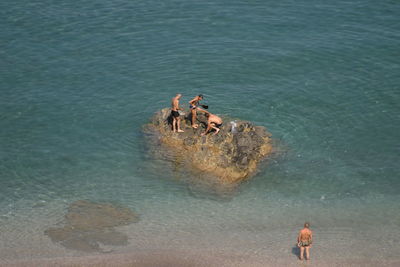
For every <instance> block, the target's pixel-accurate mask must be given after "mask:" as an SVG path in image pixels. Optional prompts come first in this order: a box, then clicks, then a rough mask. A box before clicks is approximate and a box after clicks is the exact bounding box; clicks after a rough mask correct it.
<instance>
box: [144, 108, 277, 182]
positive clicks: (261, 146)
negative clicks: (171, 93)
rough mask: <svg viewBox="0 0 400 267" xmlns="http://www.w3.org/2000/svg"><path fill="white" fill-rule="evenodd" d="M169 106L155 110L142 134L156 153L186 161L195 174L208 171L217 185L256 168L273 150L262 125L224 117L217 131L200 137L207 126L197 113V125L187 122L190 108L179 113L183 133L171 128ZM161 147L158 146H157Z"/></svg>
mask: <svg viewBox="0 0 400 267" xmlns="http://www.w3.org/2000/svg"><path fill="white" fill-rule="evenodd" d="M170 113H171V111H170V109H169V108H165V109H162V110H160V111H158V112H157V113H156V114H155V115H154V116H153V118H152V119H151V122H150V123H149V124H147V125H146V126H145V128H144V129H145V133H146V134H147V136H148V137H150V138H149V139H150V141H151V142H150V143H151V146H152V148H153V150H154V151H156V153H157V154H158V155H161V156H163V157H167V158H168V159H171V154H173V155H172V157H173V158H175V159H176V160H177V161H179V164H182V162H184V163H185V165H186V167H187V169H188V170H190V171H191V172H192V173H194V174H199V173H201V174H208V176H211V177H214V179H215V180H216V182H217V183H218V184H223V185H234V184H237V183H239V182H241V181H243V180H245V179H247V178H249V177H251V176H252V175H254V174H255V172H256V171H257V166H258V164H259V163H260V161H262V160H263V159H264V158H266V157H267V156H268V155H269V154H271V153H272V145H271V134H270V133H268V132H267V131H266V129H265V128H264V127H262V126H255V125H253V124H252V123H251V122H248V121H241V120H235V121H231V120H228V119H227V118H223V119H224V123H223V125H222V127H221V130H220V131H219V133H218V134H215V135H214V133H212V132H211V133H209V134H207V135H206V136H201V133H202V132H204V131H205V128H206V126H207V123H206V122H207V119H206V117H205V116H204V114H203V113H201V112H198V123H199V127H198V128H197V129H193V128H192V127H191V126H190V125H191V123H190V111H186V112H185V114H187V115H186V116H181V128H182V130H184V131H185V132H184V133H174V132H172V130H171V120H172V119H171V117H170ZM159 148H160V149H159Z"/></svg>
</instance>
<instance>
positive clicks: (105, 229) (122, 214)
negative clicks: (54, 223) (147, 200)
mask: <svg viewBox="0 0 400 267" xmlns="http://www.w3.org/2000/svg"><path fill="white" fill-rule="evenodd" d="M64 219H65V220H64V221H63V226H62V227H58V228H50V229H48V230H46V231H45V234H46V235H48V236H49V237H50V238H51V240H52V241H53V242H57V243H60V244H61V245H62V246H64V247H66V248H70V249H75V250H79V251H85V252H104V249H102V247H101V246H102V245H103V246H104V245H105V246H107V245H108V246H122V245H127V244H128V237H127V236H126V235H125V234H123V233H120V232H118V231H116V230H115V229H114V227H116V226H122V225H127V224H130V223H134V222H137V221H138V220H139V217H138V216H137V215H136V214H135V213H134V212H133V211H131V210H130V209H128V208H125V207H117V206H114V205H112V204H110V203H95V202H90V201H86V200H79V201H76V202H74V203H72V204H71V205H70V206H69V208H68V212H67V214H66V215H65V218H64Z"/></svg>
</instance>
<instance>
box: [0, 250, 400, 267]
mask: <svg viewBox="0 0 400 267" xmlns="http://www.w3.org/2000/svg"><path fill="white" fill-rule="evenodd" d="M0 266H4V267H31V266H32V267H33V266H41V267H52V266H60V267H64V266H65V267H67V266H68V267H81V266H82V267H83V266H85V267H86V266H101V267H103V266H104V267H105V266H116V267H125V266H126V267H128V266H138V267H142V266H143V267H170V266H171V267H183V266H185V267H195V266H199V267H201V266H204V267H205V266H220V267H224V266H227V267H228V266H238V267H242V266H243V267H244V266H254V267H258V266H260V267H261V266H393V267H395V266H400V260H366V259H326V260H321V259H318V260H312V259H311V260H310V261H300V260H298V259H295V258H293V259H274V258H269V257H263V256H259V255H258V256H255V257H252V256H248V255H246V256H243V255H240V254H235V253H232V254H229V253H224V254H220V253H218V254H216V253H213V252H212V251H174V250H165V251H146V252H135V253H129V254H109V255H95V256H83V257H58V258H51V259H32V260H16V261H13V262H8V263H6V262H1V261H0Z"/></svg>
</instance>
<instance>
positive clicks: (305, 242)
mask: <svg viewBox="0 0 400 267" xmlns="http://www.w3.org/2000/svg"><path fill="white" fill-rule="evenodd" d="M310 245H311V242H310V241H300V242H299V246H300V247H308V246H310Z"/></svg>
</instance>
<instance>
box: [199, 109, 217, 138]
mask: <svg viewBox="0 0 400 267" xmlns="http://www.w3.org/2000/svg"><path fill="white" fill-rule="evenodd" d="M202 111H203V112H204V113H205V116H206V118H207V129H206V131H205V132H204V133H202V134H201V135H202V136H203V135H206V134H207V133H208V132H209V131H210V130H211V129H214V130H215V133H214V134H217V133H218V132H219V131H220V128H221V126H222V119H221V118H220V117H218V116H217V115H214V114H212V113H211V112H208V111H206V110H202Z"/></svg>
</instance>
